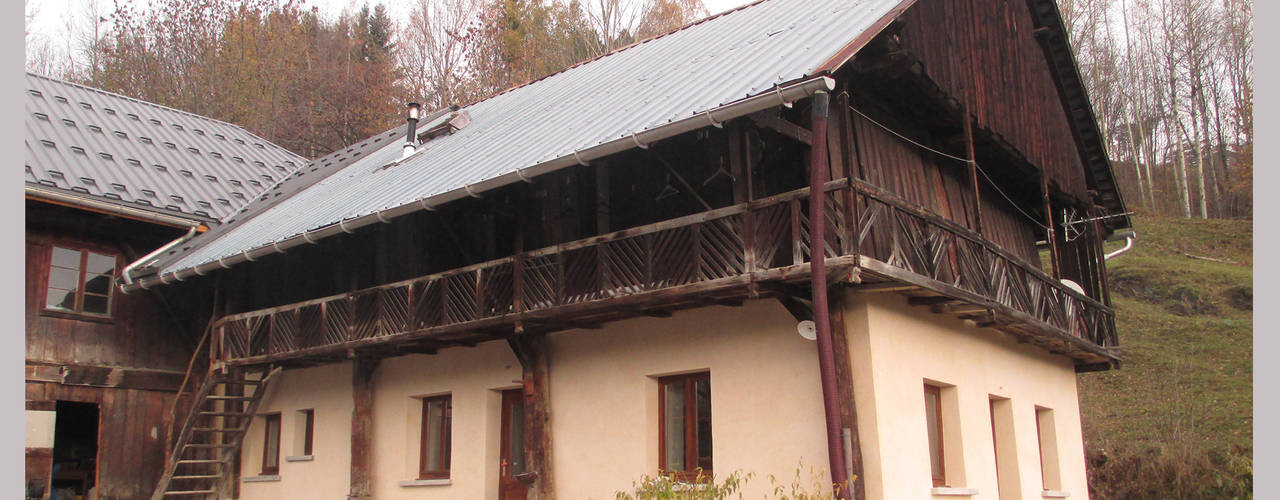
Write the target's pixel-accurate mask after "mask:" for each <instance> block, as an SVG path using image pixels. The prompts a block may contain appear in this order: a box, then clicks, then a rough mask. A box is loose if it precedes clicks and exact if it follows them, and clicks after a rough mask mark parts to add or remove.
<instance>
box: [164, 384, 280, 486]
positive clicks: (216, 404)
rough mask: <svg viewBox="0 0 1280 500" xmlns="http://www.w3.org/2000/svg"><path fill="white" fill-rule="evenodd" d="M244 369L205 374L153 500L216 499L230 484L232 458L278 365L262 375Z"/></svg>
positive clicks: (238, 448) (238, 450)
mask: <svg viewBox="0 0 1280 500" xmlns="http://www.w3.org/2000/svg"><path fill="white" fill-rule="evenodd" d="M264 371H265V370H264ZM240 373H241V375H240V376H238V377H237V376H229V375H223V374H219V373H216V372H215V373H211V374H209V376H208V377H206V378H205V382H204V384H203V385H202V386H201V387H200V390H199V391H198V392H197V393H196V394H195V397H194V400H193V402H192V404H191V412H190V413H189V414H188V415H187V418H186V420H185V422H184V423H183V426H182V431H181V432H180V433H179V434H178V437H177V441H176V442H175V443H174V447H173V452H172V453H171V454H170V455H169V457H168V465H167V466H166V467H165V472H164V475H163V476H161V477H160V481H159V483H157V484H156V488H155V490H154V491H153V492H152V494H151V500H163V499H164V498H166V497H182V498H208V499H214V498H217V495H218V493H219V491H220V490H221V489H222V488H224V487H226V482H227V479H228V476H229V474H230V472H231V464H232V461H233V460H234V459H235V457H236V455H237V454H238V453H239V452H240V444H241V443H242V442H243V441H244V435H245V433H246V432H247V431H248V430H249V424H250V417H252V416H253V415H255V414H256V412H257V411H258V406H259V405H260V404H261V403H262V396H263V395H264V394H265V393H266V389H267V387H268V385H269V384H270V383H271V380H272V379H273V378H274V377H275V376H276V375H278V374H279V373H280V368H276V369H274V370H271V371H270V372H267V373H265V375H264V376H263V377H262V378H261V379H260V380H254V379H248V378H245V375H244V374H243V372H240ZM237 392H239V393H241V394H236V393H237ZM246 393H247V394H246ZM179 471H181V472H179Z"/></svg>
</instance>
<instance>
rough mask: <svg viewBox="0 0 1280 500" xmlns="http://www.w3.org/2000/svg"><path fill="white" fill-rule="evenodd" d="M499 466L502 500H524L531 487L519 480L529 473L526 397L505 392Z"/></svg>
mask: <svg viewBox="0 0 1280 500" xmlns="http://www.w3.org/2000/svg"><path fill="white" fill-rule="evenodd" d="M499 459H500V460H501V462H500V463H499V464H498V498H499V500H525V499H526V498H527V496H528V492H529V486H528V485H527V484H525V483H522V482H520V481H519V480H517V479H516V475H517V474H520V473H523V472H525V471H526V470H528V465H527V464H526V463H525V456H524V394H523V393H522V391H521V390H520V389H512V390H509V391H502V451H501V452H500V453H499Z"/></svg>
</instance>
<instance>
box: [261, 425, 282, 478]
mask: <svg viewBox="0 0 1280 500" xmlns="http://www.w3.org/2000/svg"><path fill="white" fill-rule="evenodd" d="M263 419H264V422H263V442H262V475H264V476H274V475H276V474H279V473H280V414H279V413H272V414H270V415H266V416H264V417H263Z"/></svg>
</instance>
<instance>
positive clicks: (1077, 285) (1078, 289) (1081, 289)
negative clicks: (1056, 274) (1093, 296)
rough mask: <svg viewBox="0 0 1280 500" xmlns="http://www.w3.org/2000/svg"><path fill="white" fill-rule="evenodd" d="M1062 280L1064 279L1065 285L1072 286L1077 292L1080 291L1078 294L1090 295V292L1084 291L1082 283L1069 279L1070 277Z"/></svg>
mask: <svg viewBox="0 0 1280 500" xmlns="http://www.w3.org/2000/svg"><path fill="white" fill-rule="evenodd" d="M1060 281H1062V284H1063V285H1064V286H1066V287H1067V288H1070V289H1071V290H1073V291H1075V292H1076V293H1078V294H1080V295H1088V294H1086V293H1084V287H1082V286H1080V284H1079V283H1076V282H1074V281H1071V280H1069V279H1062V280H1060Z"/></svg>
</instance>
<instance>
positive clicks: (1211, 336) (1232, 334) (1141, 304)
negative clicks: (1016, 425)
mask: <svg viewBox="0 0 1280 500" xmlns="http://www.w3.org/2000/svg"><path fill="white" fill-rule="evenodd" d="M1134 226H1135V230H1136V231H1137V233H1138V242H1137V245H1136V246H1135V247H1134V249H1133V250H1132V251H1130V252H1129V253H1127V254H1125V255H1123V256H1121V257H1118V258H1116V259H1114V260H1112V261H1111V262H1110V263H1109V264H1108V276H1109V279H1110V289H1111V293H1112V300H1113V303H1114V306H1115V309H1116V321H1117V327H1118V329H1119V335H1120V344H1121V346H1122V348H1123V352H1124V354H1123V357H1124V364H1123V367H1122V368H1121V369H1120V370H1112V371H1109V372H1103V373H1089V374H1082V375H1080V378H1079V380H1080V403H1081V411H1082V413H1083V420H1084V430H1085V447H1086V454H1087V456H1088V462H1089V469H1090V471H1089V472H1090V489H1091V490H1093V491H1092V492H1091V493H1092V495H1091V496H1092V497H1093V498H1101V499H1106V498H1233V497H1238V498H1251V497H1252V493H1251V491H1250V490H1251V487H1252V459H1251V456H1252V450H1253V433H1252V428H1253V411H1252V404H1253V394H1252V393H1253V375H1252V374H1253V338H1252V337H1253V324H1252V323H1253V312H1252V288H1253V269H1252V262H1253V256H1252V245H1253V233H1252V227H1251V222H1248V221H1229V220H1209V221H1203V220H1185V219H1179V218H1167V217H1134ZM1113 246H1115V245H1109V249H1110V248H1111V247H1113ZM1188 254H1189V255H1194V256H1197V257H1205V258H1210V259H1217V260H1221V261H1225V262H1214V261H1208V260H1202V259H1195V258H1191V257H1188V256H1187V255H1188Z"/></svg>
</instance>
